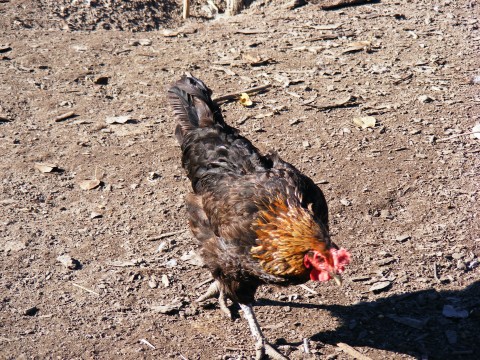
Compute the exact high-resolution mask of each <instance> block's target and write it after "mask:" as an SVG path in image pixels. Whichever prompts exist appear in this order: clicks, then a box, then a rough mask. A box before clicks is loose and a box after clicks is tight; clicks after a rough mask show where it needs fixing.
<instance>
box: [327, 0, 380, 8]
mask: <svg viewBox="0 0 480 360" xmlns="http://www.w3.org/2000/svg"><path fill="white" fill-rule="evenodd" d="M373 1H374V0H327V1H325V2H324V3H323V4H322V5H320V8H321V9H322V10H335V9H338V8H341V7H347V6H352V5H361V4H366V3H369V2H373Z"/></svg>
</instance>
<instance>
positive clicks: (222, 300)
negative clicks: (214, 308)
mask: <svg viewBox="0 0 480 360" xmlns="http://www.w3.org/2000/svg"><path fill="white" fill-rule="evenodd" d="M217 296H218V305H219V306H220V310H222V312H223V313H224V314H225V315H226V316H227V317H228V318H229V319H230V320H232V312H231V311H230V309H229V308H228V306H227V296H226V295H225V293H224V292H223V290H222V289H221V287H220V284H219V283H218V281H215V282H213V283H212V284H211V285H210V286H209V288H208V289H207V291H206V292H205V294H203V295H202V296H200V297H199V298H198V299H197V300H195V301H196V302H202V301H205V300H207V299H211V298H214V297H217Z"/></svg>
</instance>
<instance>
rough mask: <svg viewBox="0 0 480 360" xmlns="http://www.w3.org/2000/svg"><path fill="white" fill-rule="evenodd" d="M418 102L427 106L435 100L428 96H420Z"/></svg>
mask: <svg viewBox="0 0 480 360" xmlns="http://www.w3.org/2000/svg"><path fill="white" fill-rule="evenodd" d="M418 101H420V102H421V103H424V104H426V103H429V102H432V101H433V99H432V98H431V97H430V96H428V95H420V96H419V97H418Z"/></svg>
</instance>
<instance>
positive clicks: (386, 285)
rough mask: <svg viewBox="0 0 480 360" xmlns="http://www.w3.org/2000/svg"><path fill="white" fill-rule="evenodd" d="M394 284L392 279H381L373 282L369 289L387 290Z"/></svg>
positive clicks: (376, 291)
mask: <svg viewBox="0 0 480 360" xmlns="http://www.w3.org/2000/svg"><path fill="white" fill-rule="evenodd" d="M391 285H392V282H391V281H379V282H376V283H375V284H373V285H372V286H371V287H370V289H369V290H368V291H371V292H374V293H379V292H381V291H385V290H387V289H388V288H389V287H390V286H391Z"/></svg>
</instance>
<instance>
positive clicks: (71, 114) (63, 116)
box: [53, 111, 77, 122]
mask: <svg viewBox="0 0 480 360" xmlns="http://www.w3.org/2000/svg"><path fill="white" fill-rule="evenodd" d="M74 116H77V115H76V114H75V113H74V112H73V111H69V112H66V113H65V114H61V115H58V116H57V117H55V118H54V119H53V120H54V121H55V122H60V121H63V120H67V119H69V118H71V117H74Z"/></svg>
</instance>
